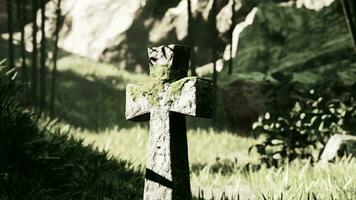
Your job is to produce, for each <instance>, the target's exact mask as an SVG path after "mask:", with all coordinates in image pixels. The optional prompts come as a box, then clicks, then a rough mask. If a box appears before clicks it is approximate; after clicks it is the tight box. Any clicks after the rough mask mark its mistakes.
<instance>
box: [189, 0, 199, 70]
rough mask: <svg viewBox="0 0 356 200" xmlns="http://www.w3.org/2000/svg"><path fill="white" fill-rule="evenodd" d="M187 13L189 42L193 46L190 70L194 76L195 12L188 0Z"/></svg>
mask: <svg viewBox="0 0 356 200" xmlns="http://www.w3.org/2000/svg"><path fill="white" fill-rule="evenodd" d="M187 4H188V7H187V9H188V10H187V13H188V44H189V46H191V48H192V49H191V52H190V55H191V56H190V57H191V58H190V70H191V72H192V76H195V75H196V74H197V73H196V70H195V68H196V66H195V40H194V31H193V12H192V2H191V0H188V2H187Z"/></svg>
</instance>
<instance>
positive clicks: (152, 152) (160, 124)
mask: <svg viewBox="0 0 356 200" xmlns="http://www.w3.org/2000/svg"><path fill="white" fill-rule="evenodd" d="M189 54H190V49H189V48H188V47H183V46H179V45H168V46H159V47H152V48H149V49H148V55H149V65H150V77H151V78H152V81H151V82H150V83H149V84H145V85H141V86H139V85H133V84H129V85H127V87H126V113H125V115H126V119H127V120H132V121H146V120H149V121H150V131H149V146H148V157H147V163H146V175H145V188H144V200H158V199H159V200H190V199H191V198H192V195H191V189H190V181H189V163H188V144H187V134H186V121H185V115H190V116H196V117H206V118H210V117H211V115H212V105H213V104H212V88H213V87H212V82H211V81H210V80H207V79H202V78H197V77H187V72H188V65H189Z"/></svg>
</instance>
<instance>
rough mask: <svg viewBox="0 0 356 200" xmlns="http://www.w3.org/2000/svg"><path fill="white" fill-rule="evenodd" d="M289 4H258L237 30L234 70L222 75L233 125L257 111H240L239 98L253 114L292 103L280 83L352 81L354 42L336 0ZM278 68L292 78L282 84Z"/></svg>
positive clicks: (309, 85)
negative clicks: (315, 4)
mask: <svg viewBox="0 0 356 200" xmlns="http://www.w3.org/2000/svg"><path fill="white" fill-rule="evenodd" d="M291 5H293V6H290V4H288V6H287V5H286V4H282V5H281V4H276V3H273V2H267V3H261V4H260V5H259V6H258V10H257V12H256V15H255V16H254V20H253V23H252V24H251V25H249V26H247V27H246V28H245V29H244V30H243V31H242V32H241V34H240V35H239V44H238V47H237V55H236V57H235V58H234V64H233V74H231V75H226V74H227V73H222V74H221V76H220V77H221V80H225V85H224V86H222V87H223V91H224V92H223V98H224V99H226V101H225V106H226V110H225V111H226V113H227V114H228V115H230V117H229V118H230V119H231V121H232V122H233V123H232V124H239V123H236V122H235V121H236V120H238V121H240V123H242V124H244V123H246V124H248V121H250V120H251V118H250V117H251V116H256V115H251V114H250V112H245V111H243V110H244V109H245V108H246V106H245V103H243V102H246V103H247V105H248V106H247V108H248V107H252V108H254V110H255V111H257V113H264V112H274V111H276V112H278V110H275V108H277V107H278V106H279V107H281V106H280V104H279V103H275V102H282V103H286V104H288V102H292V100H291V98H293V97H291V96H289V95H288V94H289V91H290V90H289V88H287V87H285V88H284V87H283V85H295V86H296V87H299V88H313V87H316V85H317V84H326V85H330V83H331V82H330V81H339V82H341V83H342V84H345V85H352V84H354V83H356V79H355V75H354V72H353V70H355V68H356V62H355V59H354V58H355V57H354V55H353V54H352V51H350V48H351V47H352V46H351V44H352V41H351V38H350V34H349V31H348V29H347V25H346V23H345V18H344V16H343V13H342V12H341V11H342V8H341V5H340V2H339V1H335V2H334V3H332V4H331V5H330V6H328V7H324V8H322V9H321V10H319V11H316V10H315V9H313V10H309V9H306V8H298V7H296V4H291ZM324 5H326V4H324ZM306 36H307V37H306ZM341 66H343V67H344V68H340V67H341ZM278 73H279V74H283V76H285V77H291V80H290V82H289V83H288V84H283V83H281V82H280V80H277V79H276V78H275V76H273V75H274V74H278ZM331 74H332V75H331ZM226 82H228V83H226ZM265 86H269V88H268V87H265ZM263 87H265V88H264V89H262V88H263ZM272 87H273V88H277V87H278V88H280V89H278V93H273V90H275V89H271V88H272ZM231 88H233V90H232V89H231ZM291 89H293V88H291ZM258 94H260V95H264V96H256V95H258ZM228 99H230V100H228ZM233 99H235V100H233ZM286 107H287V106H286ZM231 108H236V111H231ZM239 108H240V109H241V111H239ZM246 119H249V120H248V121H247V122H246V121H245V120H246ZM252 120H253V119H252ZM254 120H257V118H255V119H254ZM237 127H239V126H237Z"/></svg>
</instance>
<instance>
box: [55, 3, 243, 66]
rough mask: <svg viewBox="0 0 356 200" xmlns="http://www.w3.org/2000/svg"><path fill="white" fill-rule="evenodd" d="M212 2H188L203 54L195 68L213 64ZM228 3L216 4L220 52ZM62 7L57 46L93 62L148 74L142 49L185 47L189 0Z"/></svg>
mask: <svg viewBox="0 0 356 200" xmlns="http://www.w3.org/2000/svg"><path fill="white" fill-rule="evenodd" d="M212 2H213V1H212V0H199V1H198V0H191V5H192V12H193V18H194V19H193V29H194V30H193V31H194V33H195V34H194V35H195V41H196V46H197V53H198V54H204V55H206V56H204V57H203V58H198V60H197V64H198V65H203V64H206V63H209V62H211V59H210V58H209V57H210V55H211V51H212V45H211V43H209V42H207V41H209V40H211V31H210V25H209V20H210V19H211V6H212ZM237 2H239V0H238V1H237ZM231 5H232V0H230V1H229V0H219V1H218V3H217V7H218V11H219V12H220V13H219V15H218V23H217V26H218V27H223V28H219V31H220V39H218V42H217V44H218V49H220V50H221V51H222V50H223V49H224V48H225V44H224V40H227V39H228V38H229V37H228V35H229V31H230V28H229V27H230V26H231V19H230V18H231V8H229V7H231ZM62 8H63V11H62V12H63V13H66V15H65V23H64V27H63V29H62V31H61V40H60V43H59V45H60V47H61V48H63V49H64V50H66V51H69V52H73V53H76V54H79V55H82V56H86V57H89V58H91V59H93V60H101V61H105V62H111V63H116V64H117V65H118V66H119V67H120V68H126V69H129V70H136V71H141V70H142V69H144V70H146V71H147V70H148V68H147V63H146V54H145V53H142V52H143V51H142V49H145V48H146V47H147V46H156V45H162V44H166V43H168V42H169V43H180V44H187V34H188V33H187V32H188V31H187V27H188V24H187V22H188V14H187V0H182V1H180V0H174V1H170V3H167V2H166V1H163V0H159V1H157V0H130V1H125V0H118V1H114V0H104V1H102V0H93V1H85V0H64V1H63V5H62ZM241 8H242V5H241V3H238V6H235V11H236V12H237V13H238V14H237V15H236V16H237V17H236V20H234V21H237V22H238V21H239V20H240V21H241V20H242V19H244V16H245V14H246V13H247V10H248V9H245V10H243V9H241ZM239 11H241V12H239ZM229 20H230V21H229ZM224 37H225V38H224ZM226 38H227V39H226Z"/></svg>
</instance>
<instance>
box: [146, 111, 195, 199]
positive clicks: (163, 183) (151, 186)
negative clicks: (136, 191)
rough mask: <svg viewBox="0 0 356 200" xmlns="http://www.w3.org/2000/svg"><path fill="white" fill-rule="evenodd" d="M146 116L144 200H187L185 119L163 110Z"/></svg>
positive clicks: (189, 196) (187, 168)
mask: <svg viewBox="0 0 356 200" xmlns="http://www.w3.org/2000/svg"><path fill="white" fill-rule="evenodd" d="M150 115H151V120H150V141H149V145H148V157H147V164H146V179H145V190H144V193H145V194H144V200H158V199H160V200H163V199H167V200H168V199H169V200H171V199H173V200H189V199H191V189H190V182H189V164H188V154H187V152H188V145H187V135H186V125H185V116H184V115H183V114H179V113H175V112H169V111H168V110H166V109H164V108H161V109H153V110H152V111H151V114H150ZM173 138H174V139H173Z"/></svg>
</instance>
